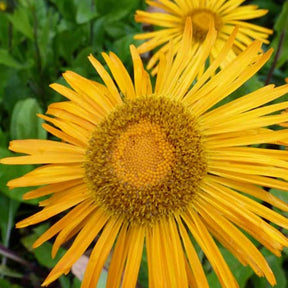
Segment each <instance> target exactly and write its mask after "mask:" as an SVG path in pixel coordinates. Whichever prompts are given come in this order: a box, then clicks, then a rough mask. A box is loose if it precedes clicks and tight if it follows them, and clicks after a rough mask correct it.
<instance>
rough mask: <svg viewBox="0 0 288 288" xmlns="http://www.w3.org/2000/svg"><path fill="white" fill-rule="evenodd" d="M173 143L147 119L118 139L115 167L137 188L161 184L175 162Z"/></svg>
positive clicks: (113, 156) (118, 172) (124, 179)
mask: <svg viewBox="0 0 288 288" xmlns="http://www.w3.org/2000/svg"><path fill="white" fill-rule="evenodd" d="M173 150H174V149H173V146H172V145H171V144H170V143H169V142H167V139H166V136H165V134H164V133H163V132H162V131H161V128H160V127H159V126H158V125H156V124H152V123H150V122H147V121H143V122H141V123H138V124H134V125H132V126H129V127H128V128H127V130H126V131H125V132H124V133H122V134H121V135H120V137H119V138H118V139H117V140H116V142H115V147H114V149H113V151H112V166H113V167H114V169H115V173H116V175H117V177H118V178H119V179H121V180H122V181H123V182H124V183H128V184H130V185H133V186H135V187H137V188H141V187H143V186H146V185H155V184H157V183H159V182H160V181H161V180H162V179H163V178H164V177H165V176H166V174H167V173H168V172H169V170H170V168H171V166H172V163H173V158H174V156H173Z"/></svg>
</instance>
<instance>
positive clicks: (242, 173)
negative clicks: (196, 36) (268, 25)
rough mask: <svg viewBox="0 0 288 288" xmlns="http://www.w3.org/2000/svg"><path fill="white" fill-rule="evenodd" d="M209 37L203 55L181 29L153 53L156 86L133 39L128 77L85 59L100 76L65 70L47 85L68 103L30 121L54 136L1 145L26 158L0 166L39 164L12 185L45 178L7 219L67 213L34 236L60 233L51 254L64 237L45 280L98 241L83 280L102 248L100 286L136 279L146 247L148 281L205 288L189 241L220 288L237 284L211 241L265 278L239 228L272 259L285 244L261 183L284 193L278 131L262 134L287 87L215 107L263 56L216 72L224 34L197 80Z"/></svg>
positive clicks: (96, 266)
mask: <svg viewBox="0 0 288 288" xmlns="http://www.w3.org/2000/svg"><path fill="white" fill-rule="evenodd" d="M187 23H188V22H187ZM216 37H217V32H216V31H215V30H211V31H209V32H208V34H207V39H206V40H205V41H204V42H203V44H202V45H203V51H201V52H200V51H196V50H195V49H194V48H193V47H192V46H191V45H190V43H191V41H192V40H191V38H192V30H191V25H189V23H188V24H187V25H186V28H185V32H184V37H183V41H182V43H181V45H180V50H179V51H178V52H177V55H176V57H175V58H174V56H173V55H174V52H173V51H172V50H171V51H170V52H169V53H167V54H166V56H164V55H163V57H162V58H161V59H160V64H159V71H158V74H157V79H156V84H155V88H154V89H153V88H152V85H151V82H150V78H149V75H148V74H147V72H146V71H145V70H144V68H143V64H142V61H141V58H140V57H139V54H138V52H137V49H136V48H135V47H133V46H131V54H132V59H133V65H134V81H132V80H131V78H130V76H129V74H128V72H127V71H126V69H125V68H124V66H123V64H122V63H121V61H120V60H119V58H117V56H116V55H115V54H113V53H110V54H109V55H107V54H105V53H103V57H104V60H105V62H106V64H107V66H108V67H109V69H110V72H111V74H112V77H111V75H110V74H109V73H108V72H107V71H106V70H105V69H104V67H103V66H102V65H101V64H100V62H98V61H97V60H96V59H95V58H94V57H93V56H90V57H89V60H90V61H91V63H92V65H93V66H94V67H95V69H96V70H97V72H98V73H99V75H100V76H101V78H102V80H103V83H98V82H95V81H91V80H88V79H86V78H83V77H81V76H79V75H77V74H75V73H73V72H66V73H64V78H65V79H66V81H67V82H68V83H69V85H70V86H71V89H70V88H67V87H64V86H62V85H59V84H53V85H51V87H52V88H53V89H55V90H56V91H58V92H59V93H61V94H62V95H64V96H65V97H66V98H68V101H64V102H59V103H54V104H52V105H50V106H49V108H48V111H47V114H48V115H50V116H47V115H40V117H41V118H43V119H45V120H46V121H47V122H49V123H50V124H44V125H43V127H44V128H45V129H46V130H47V131H48V132H50V133H51V134H53V135H55V136H56V137H58V138H60V139H61V140H62V141H61V142H57V141H52V140H16V141H12V142H11V144H10V149H11V150H12V151H15V152H18V153H22V154H26V155H24V156H18V157H12V158H5V159H2V160H1V163H2V164H44V165H43V166H41V167H38V168H36V169H35V170H34V171H32V172H29V173H28V174H26V175H24V176H22V177H20V178H17V179H14V180H11V181H10V182H9V183H8V185H9V186H10V187H11V188H13V187H23V186H33V185H35V186H38V185H44V186H41V187H40V188H37V189H35V190H33V191H30V192H28V193H27V194H25V196H24V197H25V199H31V198H37V197H41V196H44V195H51V196H50V197H49V198H47V199H46V200H44V201H41V202H40V206H42V207H43V210H41V211H40V212H38V213H36V214H35V215H32V216H30V217H29V218H27V219H25V220H22V221H20V222H19V223H18V224H17V227H18V228H22V227H26V226H29V225H34V224H37V223H39V222H41V221H45V220H47V219H49V218H50V217H52V216H54V215H57V214H59V213H61V212H63V211H65V210H68V212H67V214H66V215H65V216H64V217H62V218H61V219H60V220H59V221H58V222H56V223H55V224H54V225H52V226H51V227H50V228H49V229H48V230H47V231H46V232H45V233H44V234H43V235H41V236H40V238H39V239H38V240H37V241H36V242H35V243H34V247H37V246H39V245H41V244H42V243H43V242H45V241H47V240H48V239H51V238H52V237H54V236H56V235H57V236H56V239H55V242H54V245H53V250H52V254H53V255H55V254H56V253H57V250H58V249H59V247H60V246H61V245H62V244H63V243H64V242H66V241H68V240H69V239H71V238H73V237H74V240H73V242H72V243H73V244H72V245H71V247H70V248H69V249H68V251H67V252H66V254H65V255H64V256H63V257H62V259H61V260H60V261H59V262H58V264H57V265H56V266H55V267H54V268H53V269H52V271H51V273H50V274H49V275H48V277H47V279H46V280H45V282H44V283H43V285H44V286H46V285H48V284H49V283H51V282H52V281H54V280H55V279H57V278H58V277H60V276H61V275H62V274H64V273H67V272H68V271H69V270H70V269H71V266H72V265H73V263H75V261H76V260H77V259H78V258H79V257H80V256H81V255H82V254H83V253H84V252H85V251H86V249H87V248H88V247H89V246H90V244H92V242H93V241H94V240H95V239H97V240H96V243H95V245H94V248H93V250H92V252H91V255H90V260H89V263H88V266H87V269H86V272H85V275H84V279H83V282H82V287H95V286H96V284H97V281H98V279H99V275H100V272H101V270H102V267H103V265H104V263H105V260H106V258H107V257H108V255H109V253H110V251H111V250H113V254H112V255H113V256H112V259H111V264H110V267H109V272H108V279H107V287H119V286H120V283H121V282H122V287H135V285H136V281H137V275H138V271H139V266H140V262H141V256H142V251H143V249H144V247H145V249H146V251H147V260H148V271H149V287H191V286H193V287H201V288H202V287H204V288H205V287H208V282H207V279H206V276H205V274H204V271H203V268H202V265H201V263H200V261H199V258H198V256H197V253H196V251H195V249H194V247H193V244H192V242H191V237H193V238H194V239H195V240H196V241H197V242H198V244H199V246H200V247H201V248H202V250H203V252H204V253H205V254H206V256H207V259H208V260H209V261H210V263H211V266H212V267H213V268H214V270H215V272H216V274H217V276H218V278H219V281H220V283H221V284H222V286H223V287H230V288H231V287H238V284H237V282H236V280H235V279H234V276H233V274H232V272H231V271H230V269H229V267H228V265H227V263H226V262H225V260H224V258H223V256H222V255H221V253H220V250H219V248H218V246H217V244H216V242H215V240H214V238H215V239H217V240H218V241H219V242H221V243H222V244H223V245H224V246H225V247H226V248H227V249H228V250H230V251H231V252H232V253H233V254H234V255H235V256H236V257H237V258H238V259H239V260H240V261H241V263H243V264H244V265H250V266H251V268H252V269H253V270H254V271H255V273H256V274H257V275H259V276H264V277H266V278H267V280H268V281H269V283H271V284H272V285H273V284H275V278H274V275H273V272H272V271H271V269H270V268H269V266H268V264H267V262H266V260H265V258H264V257H263V256H262V254H261V253H260V252H259V250H258V249H257V247H256V246H255V245H254V244H253V243H252V242H251V241H250V240H249V239H248V238H247V236H246V235H245V234H244V233H243V232H242V230H244V231H246V232H247V233H248V234H250V235H251V236H253V237H254V238H255V239H256V240H258V241H259V242H260V243H262V245H264V246H265V247H266V248H267V249H269V250H270V251H271V252H272V253H274V254H276V255H278V256H279V255H280V252H281V250H282V249H283V247H286V246H288V240H287V238H286V237H285V236H284V235H283V234H282V233H281V232H279V230H277V229H276V228H275V227H274V226H272V225H270V224H269V222H271V223H275V224H276V225H279V226H280V227H284V228H286V229H287V228H288V220H287V219H286V218H285V217H283V216H281V214H279V213H277V212H275V211H273V210H271V209H269V208H267V207H266V206H265V205H262V204H261V201H264V202H267V203H269V204H271V205H272V206H275V207H277V208H279V209H282V210H284V211H288V204H287V203H284V202H283V201H281V200H280V199H278V198H276V197H274V196H273V195H271V194H270V193H269V192H267V191H266V190H265V189H263V188H262V186H264V187H267V188H269V187H275V188H277V189H282V190H284V191H288V183H287V175H288V174H287V167H288V162H287V160H288V151H286V150H281V149H280V148H279V149H267V148H265V145H264V144H266V143H268V144H269V143H276V142H277V141H281V140H283V139H287V137H288V130H287V129H285V128H282V129H278V130H272V129H271V128H270V127H271V126H272V125H273V127H276V126H277V125H278V124H279V123H283V122H286V121H287V119H288V115H287V113H282V114H281V111H282V110H285V109H286V108H287V107H288V103H287V101H286V102H280V103H277V104H273V100H275V99H278V98H279V97H281V96H282V95H284V94H285V93H287V92H288V85H284V86H281V87H278V88H275V87H274V86H273V85H269V86H266V87H263V88H261V89H259V90H257V91H255V92H252V93H250V94H248V95H245V96H243V97H240V98H239V99H237V100H234V101H232V102H229V103H227V104H225V105H222V106H219V105H218V106H215V105H216V104H217V103H219V102H220V101H221V100H223V99H224V98H226V97H227V96H229V94H230V93H232V92H233V91H235V90H236V89H237V88H238V87H240V86H241V85H242V84H243V83H244V82H245V81H247V80H248V79H249V78H250V77H251V76H252V75H254V74H255V73H256V72H257V71H258V70H259V69H260V68H261V67H262V66H263V65H264V63H265V62H266V61H267V60H268V59H269V57H270V55H271V51H268V52H266V53H260V51H261V43H260V42H259V41H256V42H253V43H252V44H251V45H250V46H249V47H248V48H247V49H246V50H245V51H244V52H242V53H241V54H240V55H239V56H238V57H237V59H236V60H235V61H232V62H231V63H230V64H229V65H227V66H226V67H225V68H224V69H222V70H220V71H219V69H218V68H219V65H220V64H221V62H222V61H224V60H225V58H226V57H227V55H229V53H230V52H229V51H231V47H232V45H233V41H234V39H235V37H236V31H234V32H233V33H232V36H231V38H229V39H228V42H227V43H226V44H225V46H224V48H223V50H222V51H221V52H220V53H219V56H218V58H217V59H216V60H215V61H214V62H213V63H212V64H211V66H210V67H209V68H208V69H207V70H206V71H204V73H203V74H201V76H200V77H197V75H199V69H202V67H203V63H204V62H205V61H206V59H207V57H208V56H209V52H210V49H211V47H212V46H213V45H214V42H215V40H216ZM171 47H172V46H171ZM172 48H173V47H172ZM172 48H171V49H172ZM196 77H197V80H196ZM133 82H134V83H133ZM193 83H194V84H193ZM192 84H193V85H192ZM191 85H192V86H191ZM279 127H280V126H279ZM260 144H263V145H262V146H260ZM273 147H275V144H274V146H273ZM250 196H253V197H254V198H258V199H259V200H261V201H260V202H259V201H255V200H253V199H252V198H251V197H250ZM266 220H268V221H269V222H268V221H266Z"/></svg>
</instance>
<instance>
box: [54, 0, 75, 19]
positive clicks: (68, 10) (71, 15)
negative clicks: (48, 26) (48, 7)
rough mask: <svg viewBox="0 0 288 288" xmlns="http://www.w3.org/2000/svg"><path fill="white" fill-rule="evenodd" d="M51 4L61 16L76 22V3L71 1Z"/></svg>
mask: <svg viewBox="0 0 288 288" xmlns="http://www.w3.org/2000/svg"><path fill="white" fill-rule="evenodd" d="M50 2H51V3H53V4H54V5H55V6H56V7H57V9H58V11H59V12H60V14H61V16H62V17H63V18H64V19H65V20H68V21H71V22H74V21H75V15H76V11H77V8H76V4H77V3H79V2H80V1H78V2H77V3H74V1H71V0H61V1H59V0H50Z"/></svg>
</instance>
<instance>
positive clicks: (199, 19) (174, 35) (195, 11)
mask: <svg viewBox="0 0 288 288" xmlns="http://www.w3.org/2000/svg"><path fill="white" fill-rule="evenodd" d="M244 1H245V0H241V1H236V0H223V1H219V0H211V1H193V0H187V1H183V0H173V1H171V0H146V2H147V4H149V5H150V6H149V7H157V8H161V9H162V10H163V12H162V13H161V12H156V13H155V12H147V11H141V10H138V11H136V15H135V19H136V21H137V22H142V23H145V24H151V25H155V26H159V27H160V28H161V29H157V30H156V31H154V32H147V33H143V34H138V35H136V36H135V38H136V39H148V41H147V42H144V43H143V44H141V45H140V46H139V47H138V51H139V52H140V53H145V52H148V51H151V50H153V49H154V48H156V47H161V48H160V49H159V50H158V51H157V52H156V53H155V54H154V55H153V56H152V57H151V59H150V61H149V63H148V66H147V68H148V69H151V68H153V67H154V66H155V65H156V63H157V62H158V60H159V55H160V54H161V53H166V52H167V51H168V49H169V48H168V46H169V45H168V43H169V42H170V41H171V42H172V43H173V44H174V45H175V46H176V47H179V45H180V42H181V39H182V37H183V32H184V25H185V22H186V19H187V18H188V17H190V18H191V20H192V26H193V42H191V45H193V48H194V49H198V48H199V47H201V46H202V44H203V41H204V39H205V37H206V35H207V32H208V30H209V26H211V25H213V26H214V27H215V29H216V30H217V32H218V34H217V41H216V42H215V44H214V46H213V47H212V48H211V52H210V60H211V61H213V59H215V58H216V57H217V55H218V54H219V53H220V51H221V49H222V47H223V46H224V44H225V42H226V41H227V39H228V38H229V36H230V34H231V32H232V30H233V29H234V27H235V26H239V33H238V34H237V37H236V40H235V42H234V45H233V49H232V50H230V51H229V54H228V59H227V61H229V60H232V59H234V58H235V57H236V55H237V54H239V53H240V52H241V51H243V50H244V49H246V47H247V46H249V45H250V44H251V42H252V41H253V40H255V39H257V40H261V41H263V42H264V43H268V40H267V38H268V35H269V34H271V33H272V30H270V29H267V28H263V27H261V26H258V25H255V24H252V23H249V22H246V20H249V19H255V18H258V17H261V16H263V15H265V14H266V13H267V10H264V9H257V8H258V7H257V6H256V5H245V6H240V5H241V4H242V3H243V2H244ZM223 63H224V62H223ZM222 67H223V64H222ZM156 70H157V68H155V69H154V70H153V71H152V72H153V74H154V73H155V72H156Z"/></svg>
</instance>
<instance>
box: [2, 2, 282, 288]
mask: <svg viewBox="0 0 288 288" xmlns="http://www.w3.org/2000/svg"><path fill="white" fill-rule="evenodd" d="M6 2H7V4H8V9H7V11H2V12H1V11H0V158H2V157H7V156H14V153H11V152H10V151H9V150H8V149H7V146H8V142H9V140H13V139H28V138H37V139H47V138H49V137H50V136H49V135H47V133H46V132H45V131H44V130H43V129H42V128H41V125H42V123H43V121H42V120H41V119H40V118H38V117H37V116H36V114H37V113H43V112H45V111H46V109H47V106H48V105H49V104H50V103H52V102H55V101H62V100H63V99H62V96H60V95H58V94H57V93H54V92H53V91H52V89H50V88H49V84H50V83H53V82H58V83H62V84H64V83H65V82H64V81H63V78H62V76H61V73H62V72H64V71H66V70H73V71H75V72H77V73H80V74H81V75H83V76H85V77H89V78H90V79H94V80H95V79H96V80H99V77H98V76H97V73H96V72H95V70H94V69H93V68H92V66H91V65H90V63H89V61H88V60H87V56H88V55H89V54H90V53H92V54H93V55H95V56H96V57H97V58H98V59H100V61H102V60H101V59H102V58H101V52H102V51H104V52H108V51H113V52H115V53H116V54H117V55H118V56H119V57H120V59H121V60H122V61H123V62H124V64H125V66H126V67H127V68H128V70H129V71H130V72H131V67H132V63H131V57H130V52H129V45H131V44H138V42H137V41H136V40H135V39H133V36H134V35H135V34H137V33H139V32H140V31H142V30H141V29H142V28H141V25H140V24H137V23H135V21H134V13H135V11H136V10H137V9H145V7H146V6H145V3H144V1H143V0H82V1H78V0H14V1H11V0H7V1H6ZM247 2H249V3H251V4H256V5H258V6H260V7H261V8H264V9H268V10H269V16H267V17H261V18H259V19H257V20H255V23H257V24H260V25H263V26H266V27H269V28H271V29H274V31H275V32H274V34H273V36H271V38H270V40H271V45H267V46H266V47H265V49H268V48H270V47H273V48H274V50H275V51H278V52H277V53H274V56H273V57H272V58H271V60H270V61H269V62H268V63H267V64H266V65H265V67H264V68H263V69H262V70H261V71H259V73H257V75H256V76H254V77H252V78H251V79H250V80H249V81H248V82H247V83H245V84H244V85H243V86H242V87H240V88H239V89H238V90H237V91H235V93H233V94H232V95H230V96H229V97H227V99H224V101H223V102H222V103H220V104H223V103H226V102H229V101H231V100H232V99H236V98H238V97H240V96H242V95H244V94H246V93H249V92H251V91H253V90H255V89H257V88H260V87H262V86H263V85H264V83H265V82H273V83H275V84H283V83H284V78H285V77H288V65H287V59H288V32H287V31H288V2H287V1H281V0H277V1H272V0H267V1H262V0H251V1H247ZM275 57H276V58H275ZM273 61H274V62H275V67H274V68H273V69H272V74H271V77H270V78H269V77H268V76H267V75H268V74H269V71H270V70H271V67H273V65H274V64H273ZM268 80H269V81H268ZM33 168H34V166H32V165H25V166H19V165H17V166H13V165H11V166H9V165H1V164H0V229H1V234H0V235H1V241H0V242H1V243H2V244H3V245H5V246H6V247H7V249H10V251H11V252H13V253H16V254H17V255H18V256H19V257H22V258H24V259H25V261H27V263H29V265H27V266H25V265H23V263H22V264H21V263H20V262H17V263H16V261H14V260H12V259H7V258H5V257H4V256H3V257H2V260H0V261H2V262H1V263H0V275H2V276H3V275H4V276H5V278H4V279H2V278H3V277H2V278H1V277H0V287H1V288H19V287H40V285H41V283H42V282H43V280H44V277H45V275H48V273H49V269H50V268H52V267H53V266H54V265H55V263H56V262H57V261H58V259H59V258H60V257H61V256H62V255H63V254H64V253H65V251H66V250H65V249H62V248H61V249H60V251H59V253H58V254H57V256H56V258H55V259H52V258H51V248H52V244H51V243H50V242H47V243H45V244H43V245H42V246H41V247H39V248H37V249H34V250H33V249H32V244H33V242H34V241H35V240H36V239H37V237H39V235H41V233H43V232H44V231H45V230H46V229H47V228H48V227H49V226H50V224H51V223H52V222H47V223H46V224H44V225H41V226H38V227H37V228H35V229H33V230H32V229H31V228H25V229H21V230H20V231H19V230H16V229H14V225H15V223H16V222H17V221H19V220H20V219H23V218H25V217H28V216H30V215H32V214H33V213H36V212H38V211H39V208H38V207H36V205H35V204H36V201H23V199H22V196H23V194H24V193H25V192H27V191H29V190H31V188H29V187H27V188H15V189H13V190H9V189H8V188H7V186H6V183H7V182H8V181H9V180H11V179H14V178H17V177H20V176H22V175H23V174H25V173H27V172H29V171H31V170H32V169H33ZM270 192H271V193H272V194H273V195H275V196H277V197H279V198H281V199H282V200H283V201H285V202H288V196H287V195H288V193H287V192H283V191H279V190H277V189H271V191H270ZM283 215H284V216H286V217H287V216H288V214H287V212H286V213H283ZM51 221H52V220H51ZM53 221H54V220H53ZM192 241H193V239H192ZM193 244H194V246H195V248H196V251H197V253H198V254H199V258H200V261H201V262H202V263H203V267H204V269H205V271H206V273H207V275H208V281H209V284H210V287H211V288H218V287H220V284H219V281H218V279H217V277H216V274H215V272H213V271H212V269H211V266H210V264H209V262H208V261H207V259H206V258H205V256H204V254H203V252H202V251H201V249H200V248H199V246H198V245H197V243H196V242H195V241H194V242H193ZM255 245H258V244H257V243H256V244H255ZM220 250H221V252H222V254H223V256H224V258H225V259H226V261H227V263H228V265H229V266H230V268H231V269H232V271H233V273H234V275H235V277H236V279H237V280H238V282H239V286H240V287H241V288H254V287H255V288H263V287H271V286H270V285H269V284H268V282H267V281H266V280H265V279H264V278H258V277H257V276H255V275H254V273H253V271H252V270H251V269H250V268H249V267H244V266H242V264H241V263H239V261H238V260H237V259H236V258H235V257H234V256H233V255H232V254H231V253H230V252H228V251H227V250H226V249H224V248H222V247H221V248H220ZM143 251H144V255H143V258H142V263H141V268H140V272H139V281H138V282H139V283H138V284H139V287H141V288H146V287H148V269H147V257H146V254H145V249H144V250H143ZM261 251H262V253H263V254H264V256H265V257H266V259H267V261H268V262H269V264H270V265H271V268H272V270H273V272H274V273H275V276H276V279H277V282H278V284H277V286H275V287H276V288H285V287H288V283H287V279H288V273H287V271H286V270H287V269H286V270H285V267H287V263H288V252H287V250H286V252H285V253H284V255H283V257H281V258H277V257H276V256H273V255H271V253H270V252H268V251H267V250H266V249H264V248H261ZM0 253H1V251H0ZM0 255H1V254H0ZM158 261H161V259H158ZM35 263H36V264H35ZM106 277H107V271H106V270H103V272H102V274H101V278H100V282H99V285H98V288H101V287H105V281H106ZM23 281H24V282H23ZM25 281H26V282H25ZM27 283H28V284H27ZM53 287H54V286H53ZM55 287H57V288H79V287H80V281H79V280H78V279H77V278H76V277H75V276H73V275H71V274H69V275H67V276H63V277H61V278H60V279H59V281H57V282H56V284H55Z"/></svg>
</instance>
